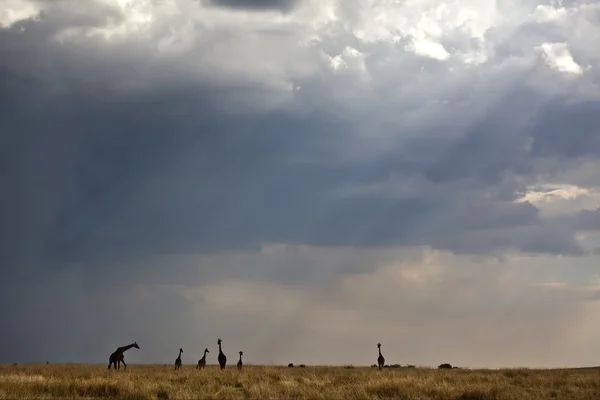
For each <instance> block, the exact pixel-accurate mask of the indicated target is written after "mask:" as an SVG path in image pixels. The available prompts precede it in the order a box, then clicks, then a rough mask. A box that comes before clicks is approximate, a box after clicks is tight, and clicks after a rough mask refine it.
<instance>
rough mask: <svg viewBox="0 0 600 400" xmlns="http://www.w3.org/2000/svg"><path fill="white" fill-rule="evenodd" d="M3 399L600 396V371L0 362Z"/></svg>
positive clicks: (424, 399)
mask: <svg viewBox="0 0 600 400" xmlns="http://www.w3.org/2000/svg"><path fill="white" fill-rule="evenodd" d="M0 398H2V399H26V398H27V399H50V398H52V399H56V398H70V399H102V398H104V399H109V398H110V399H117V398H118V399H278V400H279V399H415V400H430V399H431V400H433V399H435V400H446V399H448V400H484V399H485V400H498V399H502V400H508V399H511V400H513V399H514V400H527V399H559V400H570V399H581V400H583V399H585V400H592V399H593V400H598V399H600V370H599V369H593V368H589V369H572V370H527V369H513V370H459V369H455V370H435V369H420V368H416V369H408V368H407V369H404V368H400V369H384V370H381V371H378V370H377V369H376V368H368V367H365V368H362V367H361V368H350V369H346V368H343V367H307V368H287V367H263V366H247V367H245V369H244V371H242V372H241V373H240V372H238V371H237V370H236V369H235V366H233V367H227V369H226V370H225V371H220V370H219V369H218V368H217V367H215V366H208V367H207V368H206V369H205V370H203V371H199V370H196V369H195V368H194V366H191V365H184V366H183V368H182V369H181V370H180V371H177V372H175V371H173V367H172V366H170V365H169V366H146V365H144V366H142V365H129V366H128V368H127V371H123V370H121V371H114V370H110V371H107V370H106V366H103V365H16V366H13V365H3V366H0Z"/></svg>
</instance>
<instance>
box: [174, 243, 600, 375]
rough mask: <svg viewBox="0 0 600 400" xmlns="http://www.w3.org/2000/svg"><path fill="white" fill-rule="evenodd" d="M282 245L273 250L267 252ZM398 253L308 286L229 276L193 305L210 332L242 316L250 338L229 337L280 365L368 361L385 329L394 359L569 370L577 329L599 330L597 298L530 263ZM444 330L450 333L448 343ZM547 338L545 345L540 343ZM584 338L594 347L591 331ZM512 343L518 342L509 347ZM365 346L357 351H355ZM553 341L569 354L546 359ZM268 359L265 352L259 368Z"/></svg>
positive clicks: (322, 253) (240, 321)
mask: <svg viewBox="0 0 600 400" xmlns="http://www.w3.org/2000/svg"><path fill="white" fill-rule="evenodd" d="M292 247H293V246H292ZM292 247H288V248H287V250H285V251H291V250H292ZM311 248H312V247H311V246H308V247H304V248H303V250H302V251H309V250H310V249H311ZM282 249H283V248H282V247H279V245H270V246H266V247H265V251H264V252H261V254H269V253H271V252H273V251H275V252H281V251H283V250H282ZM313 249H314V251H316V252H317V253H319V254H320V257H323V258H322V261H323V260H325V259H326V258H327V254H331V255H334V256H336V255H335V254H336V253H339V252H340V251H343V250H341V249H336V248H329V249H319V248H313ZM345 251H353V250H350V249H347V250H345ZM368 251H369V252H371V253H372V254H374V253H373V252H372V251H371V250H368ZM359 253H360V252H357V254H359ZM396 254H397V255H398V256H399V257H400V258H399V259H398V260H397V261H393V260H389V261H388V262H387V263H385V264H382V266H380V267H378V268H376V269H374V270H373V271H372V272H364V273H356V274H348V275H345V276H340V277H338V278H337V279H335V280H333V281H330V282H328V283H318V282H315V283H313V284H311V285H310V286H303V287H295V286H290V285H286V284H281V283H276V282H245V281H240V280H235V279H226V280H223V281H220V282H216V283H213V284H209V285H204V286H200V287H198V288H197V289H195V290H196V291H197V292H198V293H201V294H202V295H201V297H202V299H201V300H195V302H197V306H195V307H194V308H197V309H198V310H199V311H198V312H199V314H198V315H204V316H205V317H203V323H204V324H205V325H206V326H207V327H208V328H207V329H208V331H209V332H212V331H213V330H215V329H217V328H215V327H212V328H210V327H211V326H213V325H215V322H213V320H214V321H220V322H218V325H219V326H224V325H227V326H230V324H235V322H234V321H235V320H238V325H237V326H239V327H240V329H241V331H243V335H237V334H236V333H235V332H233V333H231V332H230V333H229V334H228V335H229V337H228V341H229V342H232V341H233V340H234V339H235V342H236V345H239V346H242V347H248V348H255V349H262V348H263V347H265V349H266V348H268V349H269V350H265V351H266V354H268V357H269V358H272V361H275V362H278V363H286V362H290V361H295V360H299V359H301V360H302V362H311V363H315V364H331V363H333V364H345V363H353V364H356V365H364V364H369V361H368V360H370V359H371V358H373V357H372V354H371V353H372V351H370V350H371V349H370V348H369V346H368V343H370V341H369V338H370V337H371V336H372V330H373V328H372V327H373V326H377V327H378V328H379V329H378V332H379V333H378V334H377V339H376V340H377V341H379V340H381V341H382V342H383V343H384V344H385V346H386V357H389V358H390V360H402V362H405V363H414V364H424V365H437V364H439V363H440V362H441V361H440V360H441V359H444V360H448V359H451V360H453V363H457V364H460V365H464V366H470V367H479V366H485V367H501V366H511V367H513V366H515V365H534V366H564V365H565V364H567V365H571V363H572V361H571V359H569V358H568V357H567V358H564V357H565V354H567V353H568V352H569V351H571V350H572V349H578V348H579V347H578V346H579V342H577V341H575V340H573V338H574V337H579V338H581V337H580V336H577V335H574V334H573V333H574V332H576V331H578V329H579V328H580V327H586V328H585V329H591V330H593V331H594V332H596V333H600V329H598V328H600V327H596V326H595V324H592V323H591V321H590V319H594V318H595V317H594V315H595V314H592V313H590V312H589V310H587V309H586V308H585V307H584V306H583V305H582V304H583V302H584V300H585V297H586V296H587V295H589V293H588V292H585V293H584V292H583V291H582V290H575V289H576V288H577V287H574V289H573V290H566V289H569V287H570V286H569V285H567V283H566V282H563V281H557V280H552V279H551V277H550V275H547V276H548V277H549V278H550V279H544V271H543V269H537V268H536V270H535V273H532V274H530V275H528V274H521V273H519V271H522V270H523V269H527V268H528V259H527V257H522V258H519V257H514V258H512V259H511V260H505V261H503V262H498V260H495V259H487V258H482V259H479V260H475V259H473V258H471V257H463V256H453V255H451V254H449V253H447V252H438V251H421V256H420V257H416V258H415V257H414V254H415V253H412V254H413V255H412V256H410V257H408V258H406V257H402V256H401V254H402V251H401V250H400V249H398V250H396ZM336 257H337V256H336ZM364 260H365V259H363V262H364ZM532 287H533V288H537V289H533V290H532ZM171 289H172V290H177V289H175V288H174V287H172V288H171ZM580 289H581V288H580ZM590 293H591V292H590ZM182 296H183V297H186V296H184V295H183V294H182ZM190 301H192V300H190ZM192 302H194V301H192ZM206 316H210V317H206ZM217 316H218V317H217ZM207 318H210V319H207ZM226 320H227V321H229V322H225V321H226ZM257 321H260V324H257V323H256V322H257ZM486 327H493V329H492V328H490V329H488V328H486ZM267 328H268V329H267ZM439 332H444V336H443V339H440V336H439ZM542 332H545V334H544V337H545V341H544V343H543V344H540V343H538V341H539V335H540V334H542ZM259 333H260V334H259ZM211 334H213V333H211ZM214 334H217V333H216V331H215V333H214ZM214 334H213V335H214ZM517 339H518V340H517ZM399 340H401V341H402V342H410V343H411V346H410V349H407V348H406V347H402V348H399V347H398V346H396V345H394V343H397V342H398V341H399ZM585 340H586V342H587V343H588V344H590V345H591V343H592V335H590V336H589V337H588V336H587V335H586V339H585ZM433 342H435V343H437V344H436V346H435V351H434V350H433V349H431V343H433ZM509 342H511V343H513V342H514V343H518V344H516V345H515V344H514V343H513V345H511V346H504V344H507V343H509ZM291 343H293V344H291ZM325 343H334V344H333V345H329V344H327V345H326V344H325ZM357 344H360V346H359V347H358V348H354V351H351V352H349V351H347V348H348V347H355V346H356V345H357ZM549 344H552V345H553V346H558V348H562V349H564V351H557V352H553V353H552V354H547V353H544V352H545V351H546V350H545V349H547V346H548V345H549ZM498 348H502V350H501V351H496V350H495V349H498ZM579 356H580V355H579ZM259 359H260V361H259ZM308 360H310V361H308ZM533 360H535V361H533ZM265 361H266V362H268V360H264V359H261V356H260V355H259V353H257V355H256V362H265Z"/></svg>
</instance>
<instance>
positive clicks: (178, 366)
mask: <svg viewBox="0 0 600 400" xmlns="http://www.w3.org/2000/svg"><path fill="white" fill-rule="evenodd" d="M181 353H183V349H182V348H180V349H179V355H178V356H177V358H176V359H175V370H178V369H179V368H181Z"/></svg>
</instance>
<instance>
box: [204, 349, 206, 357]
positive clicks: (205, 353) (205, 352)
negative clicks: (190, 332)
mask: <svg viewBox="0 0 600 400" xmlns="http://www.w3.org/2000/svg"><path fill="white" fill-rule="evenodd" d="M204 357H206V349H204Z"/></svg>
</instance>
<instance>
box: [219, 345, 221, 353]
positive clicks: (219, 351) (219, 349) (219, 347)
mask: <svg viewBox="0 0 600 400" xmlns="http://www.w3.org/2000/svg"><path fill="white" fill-rule="evenodd" d="M219 353H222V351H221V343H219Z"/></svg>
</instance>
